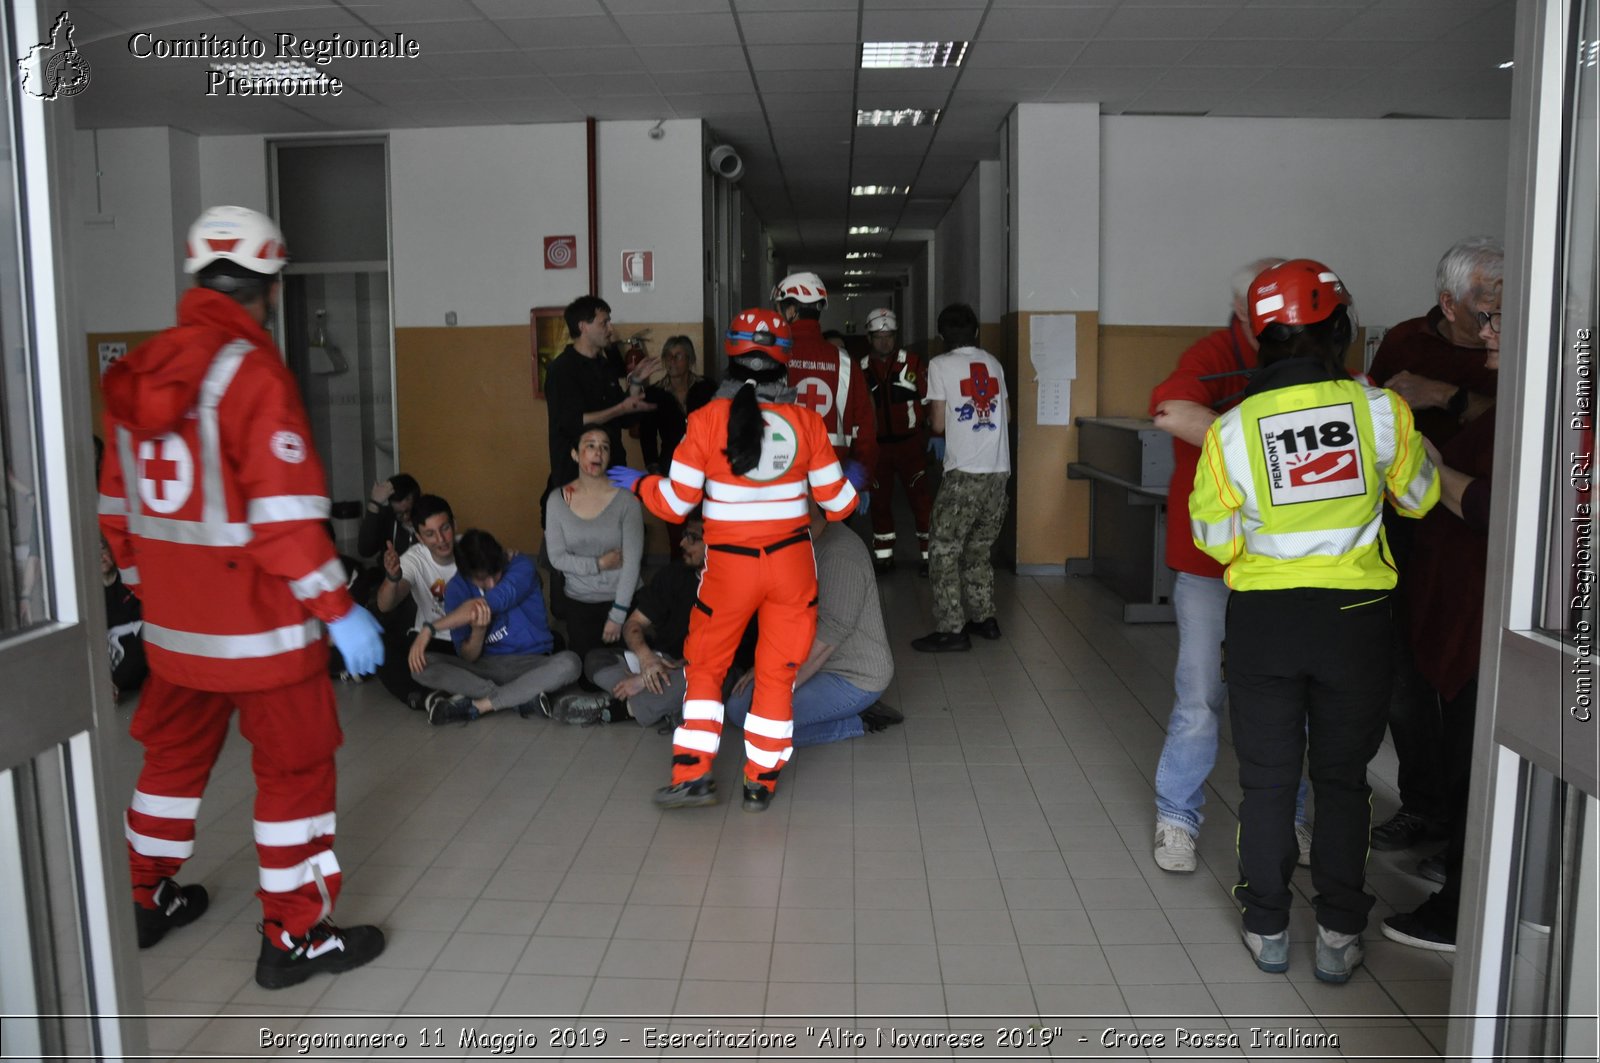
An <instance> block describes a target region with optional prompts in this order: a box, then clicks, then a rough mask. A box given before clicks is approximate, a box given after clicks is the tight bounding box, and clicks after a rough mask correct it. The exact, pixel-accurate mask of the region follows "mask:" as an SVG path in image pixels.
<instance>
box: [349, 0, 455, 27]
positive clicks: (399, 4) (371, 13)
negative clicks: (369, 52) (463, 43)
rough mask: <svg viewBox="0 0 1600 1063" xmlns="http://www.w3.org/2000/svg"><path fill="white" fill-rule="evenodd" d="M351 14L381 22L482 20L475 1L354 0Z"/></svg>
mask: <svg viewBox="0 0 1600 1063" xmlns="http://www.w3.org/2000/svg"><path fill="white" fill-rule="evenodd" d="M349 8H350V10H351V11H353V12H354V13H356V14H357V15H359V16H361V17H362V18H364V19H366V20H367V21H369V22H372V23H374V24H376V23H377V22H379V21H380V20H381V21H384V22H450V21H457V20H461V19H474V18H479V17H481V14H482V13H481V12H480V11H479V10H478V8H477V7H476V6H475V5H474V4H473V2H472V0H379V2H378V3H371V2H368V3H361V2H360V0H351V2H350V3H349Z"/></svg>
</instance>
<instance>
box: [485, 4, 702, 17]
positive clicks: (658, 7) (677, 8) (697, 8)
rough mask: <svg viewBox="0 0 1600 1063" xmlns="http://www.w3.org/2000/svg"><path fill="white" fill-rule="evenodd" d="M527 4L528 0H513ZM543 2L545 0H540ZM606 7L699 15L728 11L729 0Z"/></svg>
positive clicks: (623, 12)
mask: <svg viewBox="0 0 1600 1063" xmlns="http://www.w3.org/2000/svg"><path fill="white" fill-rule="evenodd" d="M512 2H516V3H521V4H523V5H524V6H526V5H527V3H528V0H512ZM539 2H540V3H541V4H542V3H543V2H544V0H539ZM605 6H606V9H607V10H609V11H610V12H611V13H612V14H613V15H616V16H618V17H619V18H620V17H621V16H625V15H697V14H703V13H717V12H721V13H726V12H727V10H728V6H729V5H728V0H605Z"/></svg>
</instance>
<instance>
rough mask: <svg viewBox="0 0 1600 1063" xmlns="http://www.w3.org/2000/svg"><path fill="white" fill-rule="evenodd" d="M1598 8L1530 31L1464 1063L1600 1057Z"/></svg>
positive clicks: (1551, 11)
mask: <svg viewBox="0 0 1600 1063" xmlns="http://www.w3.org/2000/svg"><path fill="white" fill-rule="evenodd" d="M1597 8H1600V0H1544V2H1532V0H1524V2H1523V3H1522V4H1521V5H1519V8H1518V15H1517V38H1516V48H1515V56H1514V62H1515V72H1516V73H1515V88H1514V92H1513V101H1512V114H1511V127H1512V137H1511V173H1510V180H1509V182H1508V193H1509V195H1508V199H1509V203H1510V211H1509V216H1508V219H1507V240H1506V252H1507V254H1506V287H1505V300H1504V304H1503V307H1504V317H1503V329H1502V336H1503V340H1502V347H1503V350H1502V355H1501V369H1500V397H1499V401H1498V405H1499V410H1500V412H1499V414H1498V423H1497V429H1496V433H1497V435H1496V440H1495V443H1496V448H1497V449H1496V454H1495V473H1494V481H1493V484H1494V486H1493V491H1494V506H1495V515H1494V518H1493V523H1492V526H1491V530H1490V541H1489V581H1488V593H1487V596H1486V602H1485V621H1484V626H1485V631H1484V637H1485V642H1484V664H1483V669H1482V672H1481V675H1480V680H1481V688H1482V689H1483V691H1484V692H1485V693H1484V697H1483V699H1482V700H1481V702H1480V704H1479V711H1478V719H1477V731H1476V735H1475V742H1474V747H1473V757H1474V785H1473V793H1472V801H1471V805H1470V807H1469V823H1470V824H1471V826H1470V827H1469V831H1468V836H1467V851H1466V856H1467V863H1466V866H1467V869H1468V871H1467V878H1466V880H1465V882H1464V889H1463V893H1462V914H1461V923H1460V926H1461V928H1462V930H1461V931H1460V933H1459V934H1458V939H1459V941H1460V944H1461V948H1460V952H1459V953H1458V955H1457V958H1456V981H1455V986H1454V990H1453V996H1452V1000H1451V1011H1452V1013H1453V1014H1454V1015H1455V1016H1457V1017H1456V1018H1455V1019H1454V1020H1452V1026H1451V1030H1450V1039H1449V1046H1448V1049H1447V1052H1446V1054H1447V1055H1448V1056H1452V1057H1454V1056H1457V1055H1460V1056H1465V1057H1468V1058H1473V1059H1488V1058H1540V1059H1589V1060H1592V1059H1595V1058H1596V1050H1597V1047H1600V1039H1597V1035H1596V1034H1597V1031H1596V1023H1597V1020H1596V1015H1597V1011H1600V986H1597V980H1596V956H1597V955H1600V930H1597V918H1596V913H1597V911H1600V883H1597V874H1596V869H1597V851H1600V806H1597V802H1596V795H1597V793H1600V789H1597V774H1600V771H1597V767H1600V763H1597V762H1600V705H1597V701H1600V690H1597V688H1596V685H1595V675H1596V670H1597V667H1596V666H1597V657H1596V648H1595V638H1596V635H1597V632H1596V626H1595V625H1596V617H1595V609H1594V605H1595V601H1596V598H1597V595H1600V587H1597V586H1596V571H1597V568H1600V566H1597V563H1596V556H1595V527H1596V522H1597V520H1600V512H1597V510H1596V506H1597V505H1600V498H1597V497H1596V494H1595V491H1594V481H1595V475H1596V470H1595V460H1596V454H1595V430H1594V429H1595V418H1596V401H1597V393H1596V388H1595V383H1596V367H1595V351H1594V330H1595V328H1596V324H1597V321H1596V303H1597V295H1596V287H1595V286H1596V283H1597V279H1600V272H1597V269H1596V263H1597V257H1596V256H1597V239H1596V236H1597V230H1596V206H1597V202H1600V184H1597V179H1596V129H1597V123H1600V110H1597V107H1596V59H1597V51H1600V43H1597V39H1600V25H1597ZM1474 931H1475V932H1474Z"/></svg>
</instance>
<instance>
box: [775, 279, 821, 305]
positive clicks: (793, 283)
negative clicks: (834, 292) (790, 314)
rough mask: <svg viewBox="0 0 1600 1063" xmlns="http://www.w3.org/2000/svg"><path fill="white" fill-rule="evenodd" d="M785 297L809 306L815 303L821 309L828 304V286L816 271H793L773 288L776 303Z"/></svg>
mask: <svg viewBox="0 0 1600 1063" xmlns="http://www.w3.org/2000/svg"><path fill="white" fill-rule="evenodd" d="M785 299H793V300H794V301H795V302H797V303H805V304H807V305H808V306H809V305H810V304H812V303H815V304H816V305H817V308H818V309H819V310H820V309H821V308H822V307H825V306H827V305H828V288H827V286H826V285H824V284H823V283H822V278H821V277H819V276H817V275H816V274H815V273H791V274H789V275H788V276H787V277H785V278H783V280H781V281H779V282H778V286H777V287H776V288H774V289H772V302H773V303H774V304H777V303H781V302H783V301H784V300H785Z"/></svg>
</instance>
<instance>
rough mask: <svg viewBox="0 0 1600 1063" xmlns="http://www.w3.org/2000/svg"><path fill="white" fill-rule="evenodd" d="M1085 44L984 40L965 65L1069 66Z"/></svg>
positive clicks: (981, 67) (975, 67)
mask: <svg viewBox="0 0 1600 1063" xmlns="http://www.w3.org/2000/svg"><path fill="white" fill-rule="evenodd" d="M1083 46H1084V42H1083V41H982V42H979V43H977V44H974V45H973V46H972V50H971V51H969V52H968V53H967V61H966V62H965V63H963V64H962V65H963V66H964V67H966V69H968V70H1014V69H1016V68H1017V67H1024V66H1049V67H1063V66H1070V65H1071V63H1072V61H1073V60H1074V59H1076V58H1077V57H1078V54H1079V53H1080V52H1082V51H1083Z"/></svg>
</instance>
